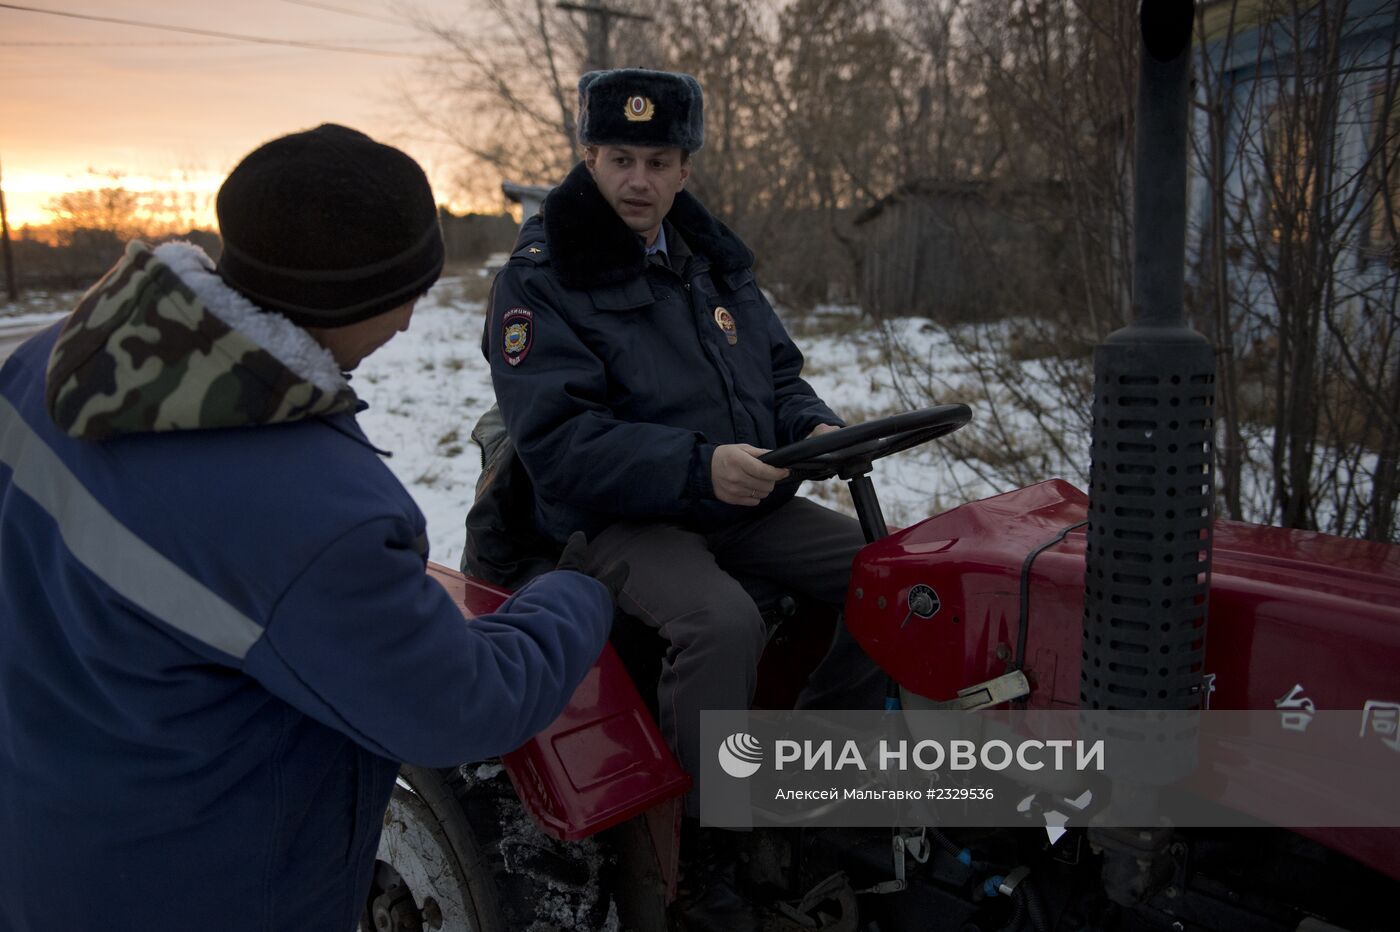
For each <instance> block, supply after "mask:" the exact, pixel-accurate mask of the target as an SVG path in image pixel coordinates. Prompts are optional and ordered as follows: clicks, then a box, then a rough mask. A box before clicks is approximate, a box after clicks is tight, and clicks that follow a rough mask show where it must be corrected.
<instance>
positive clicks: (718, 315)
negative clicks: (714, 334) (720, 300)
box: [715, 307, 739, 346]
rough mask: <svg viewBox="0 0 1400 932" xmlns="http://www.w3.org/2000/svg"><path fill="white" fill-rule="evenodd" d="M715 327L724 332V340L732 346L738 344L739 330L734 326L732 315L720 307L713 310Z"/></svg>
mask: <svg viewBox="0 0 1400 932" xmlns="http://www.w3.org/2000/svg"><path fill="white" fill-rule="evenodd" d="M715 325H716V326H718V327H719V329H720V330H722V331H724V338H725V339H726V340H728V341H729V345H730V346H733V345H734V344H735V343H738V342H739V328H738V327H736V326H735V325H734V315H733V314H731V313H729V312H728V311H726V310H725V309H724V308H722V307H717V308H715Z"/></svg>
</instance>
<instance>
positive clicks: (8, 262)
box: [0, 171, 19, 301]
mask: <svg viewBox="0 0 1400 932" xmlns="http://www.w3.org/2000/svg"><path fill="white" fill-rule="evenodd" d="M3 178H4V172H3V171H0V241H3V243H4V251H5V281H6V283H7V284H8V285H9V290H10V300H11V301H14V300H16V299H17V298H19V283H18V282H16V281H15V257H14V254H13V253H12V252H11V251H10V218H9V217H8V216H6V215H5V183H4V180H3Z"/></svg>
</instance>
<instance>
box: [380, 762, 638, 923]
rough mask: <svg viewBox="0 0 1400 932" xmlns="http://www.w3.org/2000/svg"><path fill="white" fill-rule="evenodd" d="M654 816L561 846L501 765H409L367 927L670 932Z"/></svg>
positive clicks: (389, 819)
mask: <svg viewBox="0 0 1400 932" xmlns="http://www.w3.org/2000/svg"><path fill="white" fill-rule="evenodd" d="M664 891H665V884H664V882H663V881H662V880H661V876H660V871H659V869H657V867H656V858H655V856H654V855H653V854H652V852H651V848H650V842H649V840H648V838H647V835H646V828H645V825H644V823H643V820H642V819H640V818H638V819H634V820H632V821H631V822H627V823H624V824H622V825H620V826H618V827H616V828H613V829H609V830H608V831H607V832H605V833H603V834H602V835H599V836H598V837H597V838H588V839H584V840H583V841H577V842H561V841H556V840H555V839H553V838H550V837H549V836H548V835H545V834H544V833H543V832H541V831H540V829H539V827H538V826H536V825H535V823H534V821H533V820H532V819H531V818H530V816H529V814H527V813H526V812H525V809H524V807H523V806H522V805H521V803H520V799H519V798H518V797H517V796H516V795H515V789H514V787H513V786H512V785H511V782H510V778H509V777H507V776H506V774H505V770H504V768H502V767H501V765H500V764H499V763H495V762H492V763H486V764H468V765H463V766H462V767H460V768H455V769H447V770H434V769H431V768H421V767H409V766H405V767H404V768H403V769H402V770H401V771H400V774H399V785H398V786H397V787H395V788H394V795H393V798H392V800H391V801H390V803H389V809H388V811H387V812H386V813H385V817H384V834H383V835H382V836H381V838H380V843H379V855H378V860H377V861H376V863H375V880H374V884H373V887H372V889H371V891H370V897H369V908H368V910H367V916H366V919H365V920H363V921H362V922H361V928H362V930H363V932H417V930H419V929H422V930H441V932H468V930H469V932H507V930H509V932H556V930H596V929H613V930H618V932H665V930H666V907H665V894H664Z"/></svg>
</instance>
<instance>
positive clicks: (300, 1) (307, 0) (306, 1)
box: [282, 0, 412, 28]
mask: <svg viewBox="0 0 1400 932" xmlns="http://www.w3.org/2000/svg"><path fill="white" fill-rule="evenodd" d="M282 2H283V3H290V4H292V5H293V6H309V7H311V8H313V9H317V10H329V11H330V12H332V13H343V14H345V15H346V16H355V17H358V18H360V19H372V20H374V21H375V22H377V23H389V24H391V25H394V26H409V27H410V28H412V27H411V24H409V23H405V22H403V21H402V20H397V19H392V18H390V17H388V16H375V15H374V14H373V13H362V12H361V11H359V10H351V9H348V8H347V7H343V6H335V5H334V4H330V3H316V2H315V0H282Z"/></svg>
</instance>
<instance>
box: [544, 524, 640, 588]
mask: <svg viewBox="0 0 1400 932" xmlns="http://www.w3.org/2000/svg"><path fill="white" fill-rule="evenodd" d="M588 563H589V560H588V538H586V537H584V536H583V532H582V531H574V532H573V533H572V534H570V535H569V542H568V543H566V544H565V545H564V552H563V553H561V554H559V562H558V563H557V564H555V567H554V568H555V569H556V570H573V571H574V572H576V573H583V574H584V575H585V576H592V577H593V578H594V579H596V580H598V582H600V583H602V584H603V585H605V586H607V587H608V594H609V595H610V596H612V601H613V605H617V597H618V596H619V595H621V594H622V587H623V586H625V585H626V584H627V574H628V573H629V572H631V567H629V566H628V565H627V561H626V560H618V561H617V562H616V563H614V564H613V565H612V566H609V567H606V568H604V569H601V570H591V569H589V568H588Z"/></svg>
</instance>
